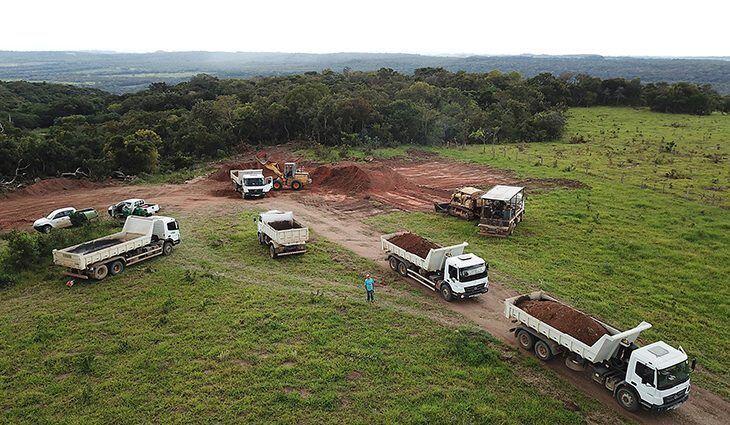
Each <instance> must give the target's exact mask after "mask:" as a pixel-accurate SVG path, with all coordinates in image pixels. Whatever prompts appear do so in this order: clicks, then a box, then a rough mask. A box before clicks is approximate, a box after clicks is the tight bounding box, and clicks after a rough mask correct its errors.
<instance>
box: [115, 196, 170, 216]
mask: <svg viewBox="0 0 730 425" xmlns="http://www.w3.org/2000/svg"><path fill="white" fill-rule="evenodd" d="M159 211H160V206H159V205H157V204H148V203H147V202H145V201H144V199H139V198H132V199H125V200H124V201H121V202H119V203H116V204H114V205H110V206H109V208H107V212H108V213H109V216H110V217H113V218H127V217H129V216H130V215H136V216H140V217H149V216H151V215H153V214H156V213H157V212H159Z"/></svg>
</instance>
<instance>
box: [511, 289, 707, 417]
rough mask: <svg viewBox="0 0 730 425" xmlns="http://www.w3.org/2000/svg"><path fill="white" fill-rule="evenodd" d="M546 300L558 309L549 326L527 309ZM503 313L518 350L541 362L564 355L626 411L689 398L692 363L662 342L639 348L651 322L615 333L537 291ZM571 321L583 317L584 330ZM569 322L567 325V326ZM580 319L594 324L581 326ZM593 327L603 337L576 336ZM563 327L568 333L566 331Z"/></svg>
mask: <svg viewBox="0 0 730 425" xmlns="http://www.w3.org/2000/svg"><path fill="white" fill-rule="evenodd" d="M546 301H547V302H552V303H556V304H553V305H552V306H551V307H550V308H551V310H552V311H553V312H554V311H556V310H561V311H563V313H562V314H559V315H552V316H550V319H549V321H550V322H551V323H550V324H548V323H547V321H548V319H547V318H545V319H544V320H541V319H540V318H538V317H536V316H537V314H538V312H537V311H536V310H532V309H531V310H530V311H532V314H531V313H530V311H528V308H527V306H530V307H534V306H535V305H536V304H535V302H546ZM541 314H542V313H541ZM504 315H505V316H506V317H507V318H508V319H512V321H513V322H515V323H516V324H517V325H516V326H515V327H514V328H512V329H510V330H511V331H512V332H514V334H515V337H516V338H517V342H518V344H519V345H520V346H521V347H522V348H524V349H526V350H531V351H533V352H534V353H535V356H537V358H539V359H540V360H543V361H549V360H551V359H552V358H553V357H555V356H558V355H563V356H564V357H565V364H566V366H568V367H569V368H570V369H572V370H575V371H586V370H589V371H590V374H591V378H592V380H593V381H595V382H596V383H597V384H599V385H601V386H603V387H604V388H605V389H606V390H608V391H611V392H612V393H613V396H614V397H615V399H616V401H617V402H618V404H619V405H621V407H623V408H624V409H626V410H629V411H632V412H634V411H637V410H639V409H640V408H641V407H644V408H646V409H650V410H653V411H664V410H669V409H675V408H677V407H678V406H679V405H680V404H682V403H684V402H685V401H687V399H688V398H689V388H690V372H691V371H692V370H694V368H695V364H696V360H692V361H691V362H689V361H688V358H687V354H686V353H685V352H684V350H683V349H682V347H680V348H679V349H677V348H674V347H672V346H670V345H669V344H667V343H665V342H663V341H659V342H654V343H652V344H649V345H646V346H644V347H639V346H638V345H637V344H636V340H637V339H638V337H639V334H640V333H641V332H642V331H644V330H646V329H649V328H651V324H650V323H647V322H641V323H640V324H639V325H638V326H636V327H635V328H632V329H629V330H626V331H620V330H618V329H616V328H614V327H612V326H610V325H608V324H606V323H603V322H601V321H599V320H598V319H596V318H593V317H591V316H588V315H585V314H584V313H582V312H580V311H578V310H576V309H574V308H572V307H570V306H568V305H566V304H563V303H561V302H560V301H558V300H557V299H555V298H553V297H551V296H549V295H547V294H546V293H544V292H542V291H537V292H532V293H530V294H526V295H518V296H515V297H511V298H507V299H506V300H505V301H504ZM545 317H547V316H545ZM568 317H571V318H572V319H568ZM575 317H581V318H582V319H583V320H582V321H581V323H584V325H583V328H581V327H579V326H576V323H577V321H576V320H575ZM568 321H571V324H570V326H568V323H567V322H568ZM585 321H594V322H590V323H587V324H585V323H586V322H585ZM596 324H597V325H600V326H601V327H602V328H601V330H602V331H603V330H604V329H605V333H603V334H602V335H601V336H600V337H598V335H595V336H594V339H595V342H594V343H593V344H591V345H588V344H587V343H586V342H584V341H583V340H581V339H579V338H578V337H576V335H577V334H578V333H581V332H582V331H584V328H585V327H593V326H595V325H596ZM588 325H590V326H588ZM566 326H568V327H567V328H566ZM558 328H563V329H564V330H563V331H561V330H559V329H558ZM568 328H570V332H568V331H565V329H568Z"/></svg>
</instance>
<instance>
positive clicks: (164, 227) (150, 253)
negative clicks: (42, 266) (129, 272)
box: [53, 216, 180, 280]
mask: <svg viewBox="0 0 730 425" xmlns="http://www.w3.org/2000/svg"><path fill="white" fill-rule="evenodd" d="M179 243H180V227H179V225H178V223H177V221H176V220H175V219H174V218H171V217H163V216H153V217H137V216H129V217H127V220H126V221H125V222H124V227H123V228H122V231H121V232H118V233H114V234H112V235H109V236H104V237H102V238H98V239H94V240H91V241H88V242H84V243H81V244H78V245H74V246H70V247H68V248H64V249H54V250H53V263H54V264H56V265H58V266H61V267H65V268H66V269H67V271H66V272H65V273H64V274H65V275H67V276H71V277H76V278H80V279H94V280H103V279H104V278H106V277H107V276H109V275H112V276H114V275H117V274H119V273H121V272H123V271H124V269H125V268H126V267H127V266H131V265H132V264H136V263H139V262H141V261H144V260H149V259H150V258H153V257H156V256H158V255H170V254H171V253H172V251H173V247H174V246H175V245H177V244H179Z"/></svg>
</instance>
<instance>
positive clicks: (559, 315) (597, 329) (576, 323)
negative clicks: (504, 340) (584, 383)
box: [515, 299, 608, 345]
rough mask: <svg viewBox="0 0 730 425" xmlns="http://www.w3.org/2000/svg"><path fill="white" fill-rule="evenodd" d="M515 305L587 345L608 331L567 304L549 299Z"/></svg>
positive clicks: (526, 301)
mask: <svg viewBox="0 0 730 425" xmlns="http://www.w3.org/2000/svg"><path fill="white" fill-rule="evenodd" d="M515 305H516V306H517V307H519V308H521V309H522V310H524V311H525V312H527V313H528V314H529V315H531V316H534V317H536V318H537V319H539V320H542V321H543V322H545V323H547V324H548V325H550V326H552V327H554V328H555V329H557V330H559V331H561V332H565V333H567V334H568V335H571V336H572V337H574V338H577V339H578V340H580V341H581V342H583V343H584V344H587V345H593V344H595V343H596V341H598V340H599V339H600V338H601V337H602V336H603V335H606V334H607V333H608V331H606V328H604V327H603V326H602V325H601V324H600V323H598V322H596V321H595V320H593V319H592V318H591V317H589V316H586V315H585V314H583V313H581V312H580V311H578V310H575V309H572V308H570V307H568V306H567V305H564V304H560V303H557V302H555V301H550V300H530V299H525V300H521V301H518V302H517V303H515Z"/></svg>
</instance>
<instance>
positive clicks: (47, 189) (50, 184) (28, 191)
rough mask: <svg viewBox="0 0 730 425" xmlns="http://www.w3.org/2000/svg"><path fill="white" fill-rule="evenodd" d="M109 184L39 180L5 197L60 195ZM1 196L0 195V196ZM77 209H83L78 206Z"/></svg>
mask: <svg viewBox="0 0 730 425" xmlns="http://www.w3.org/2000/svg"><path fill="white" fill-rule="evenodd" d="M107 185H109V183H103V182H95V181H91V180H88V179H78V180H77V179H67V178H63V177H57V178H52V179H45V180H40V181H38V182H36V183H33V184H31V185H29V186H26V187H23V188H21V189H18V190H16V191H13V192H10V193H8V194H7V195H5V198H7V199H15V198H23V197H27V196H40V195H49V194H59V195H60V194H62V193H63V191H66V190H77V189H92V188H97V187H102V186H107ZM0 196H1V195H0ZM79 208H83V207H82V206H80V207H79Z"/></svg>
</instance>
